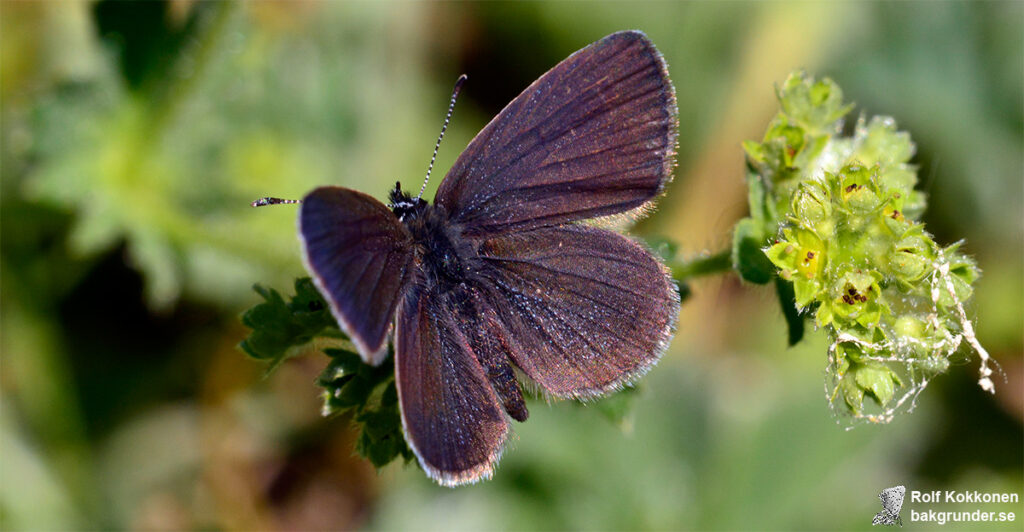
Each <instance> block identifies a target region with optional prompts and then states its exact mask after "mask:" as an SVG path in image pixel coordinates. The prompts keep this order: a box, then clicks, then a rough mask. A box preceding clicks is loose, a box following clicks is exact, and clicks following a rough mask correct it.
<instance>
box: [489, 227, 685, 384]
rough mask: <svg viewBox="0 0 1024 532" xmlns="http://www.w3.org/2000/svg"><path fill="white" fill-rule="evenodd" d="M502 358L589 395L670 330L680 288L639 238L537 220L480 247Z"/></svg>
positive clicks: (631, 369) (649, 353) (618, 378)
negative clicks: (504, 351)
mask: <svg viewBox="0 0 1024 532" xmlns="http://www.w3.org/2000/svg"><path fill="white" fill-rule="evenodd" d="M480 260H481V262H482V263H483V266H482V267H481V277H482V278H484V279H486V283H484V287H485V291H484V293H485V294H486V298H487V299H488V300H489V301H490V311H491V312H494V313H495V315H496V317H497V321H498V323H500V326H501V331H500V332H499V333H498V334H497V336H500V337H501V338H502V340H503V341H504V342H506V344H507V351H508V355H509V357H510V358H511V359H512V361H513V362H515V364H516V365H517V366H518V367H519V368H521V369H522V370H523V371H524V372H525V373H526V374H527V375H528V376H529V377H530V378H531V379H533V380H534V381H535V382H537V383H538V384H539V385H540V386H541V387H542V388H543V389H544V390H545V391H547V392H548V393H551V394H552V395H555V396H559V397H592V396H595V395H599V394H601V393H605V392H608V391H610V390H613V389H616V388H617V387H619V386H621V385H622V384H624V383H626V382H628V381H630V380H632V379H633V378H634V377H636V376H638V375H640V374H642V373H643V372H644V371H646V370H647V369H648V368H650V366H652V365H653V364H654V363H655V362H656V361H657V360H658V358H659V357H660V356H661V353H662V351H663V350H664V349H665V347H666V346H667V344H668V341H669V339H670V337H671V334H672V326H673V324H674V322H675V316H676V313H677V311H678V309H679V296H678V293H677V292H676V290H675V286H674V285H673V283H672V281H671V279H670V278H669V275H668V273H667V272H666V270H665V269H664V267H663V266H662V265H661V264H660V263H659V262H658V261H657V260H656V259H654V257H652V256H651V254H650V253H649V252H648V251H647V250H645V249H644V248H643V247H642V246H640V245H639V244H637V243H635V242H633V241H632V240H629V239H628V238H626V237H624V236H622V235H619V234H617V233H614V232H611V231H607V230H604V229H599V228H595V227H587V226H579V225H567V226H561V227H545V228H539V229H535V230H532V231H524V232H519V233H515V234H512V235H506V236H502V237H495V238H492V239H490V240H487V241H486V242H484V243H483V244H482V245H481V246H480Z"/></svg>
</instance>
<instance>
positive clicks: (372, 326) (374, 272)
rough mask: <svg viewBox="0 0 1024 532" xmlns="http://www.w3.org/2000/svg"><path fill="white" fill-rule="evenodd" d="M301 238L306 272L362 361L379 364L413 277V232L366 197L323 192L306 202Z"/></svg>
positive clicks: (338, 189) (339, 191)
mask: <svg viewBox="0 0 1024 532" xmlns="http://www.w3.org/2000/svg"><path fill="white" fill-rule="evenodd" d="M299 235H300V237H301V238H300V241H301V242H302V245H303V257H304V259H305V261H306V265H307V269H308V270H309V271H310V272H311V273H312V274H313V280H314V281H315V282H316V284H317V287H318V288H319V289H320V292H321V293H322V294H323V295H324V297H326V298H327V300H328V302H329V304H330V307H331V312H332V313H333V314H334V317H335V318H336V319H337V320H338V323H339V324H340V325H341V326H342V328H344V329H345V332H346V333H348V335H349V336H350V337H351V339H352V341H353V343H355V344H356V347H358V349H359V351H360V354H361V355H362V356H363V358H364V359H365V360H366V361H367V362H369V363H371V364H378V363H380V361H381V360H382V359H383V357H384V355H386V354H387V345H386V343H385V340H386V338H387V333H388V330H389V328H390V326H391V320H392V318H393V317H394V314H395V308H396V306H397V304H398V300H399V296H400V294H401V292H402V290H403V287H405V285H406V282H407V280H408V278H409V274H410V267H411V264H412V257H413V245H412V239H411V236H410V235H409V231H408V230H406V228H405V227H404V226H403V225H402V224H401V223H400V222H399V221H398V218H396V217H395V215H394V214H392V213H391V211H390V210H388V208H387V207H386V206H385V205H384V204H383V203H381V202H379V201H377V200H375V199H373V198H372V197H370V196H368V195H366V194H363V193H361V192H356V191H354V190H349V189H347V188H341V187H320V188H317V189H316V190H314V191H312V192H310V193H309V194H308V195H307V196H306V197H305V198H304V199H303V202H302V208H301V210H300V211H299Z"/></svg>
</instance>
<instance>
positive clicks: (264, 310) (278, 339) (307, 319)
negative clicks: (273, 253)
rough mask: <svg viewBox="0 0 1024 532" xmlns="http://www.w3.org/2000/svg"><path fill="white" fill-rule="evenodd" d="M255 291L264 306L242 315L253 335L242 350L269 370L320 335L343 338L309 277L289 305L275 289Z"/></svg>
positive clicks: (297, 286) (298, 285)
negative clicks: (294, 349) (267, 365)
mask: <svg viewBox="0 0 1024 532" xmlns="http://www.w3.org/2000/svg"><path fill="white" fill-rule="evenodd" d="M253 290H255V291H256V293H257V294H259V295H260V297H262V298H263V302H262V303H259V304H257V305H256V306H254V307H252V308H250V309H249V310H247V311H246V312H245V313H244V314H243V315H242V324H243V325H245V326H246V327H249V328H250V329H252V331H251V332H250V333H249V336H248V337H247V338H246V339H245V340H243V341H242V342H241V343H240V344H239V347H241V349H242V350H243V351H245V353H246V354H248V355H249V356H251V357H252V358H255V359H258V360H266V361H268V362H270V366H269V369H270V370H273V369H274V368H276V367H277V366H278V365H279V364H281V363H282V362H283V361H284V360H285V359H287V358H288V356H289V355H290V353H291V352H292V348H294V347H298V346H301V345H305V344H307V343H309V342H310V341H311V340H312V339H313V338H314V337H316V336H318V335H326V336H333V337H344V336H343V335H342V334H341V333H340V331H338V330H337V324H336V323H335V321H334V317H333V316H331V313H330V311H329V310H328V307H327V304H326V303H325V302H324V300H323V298H322V297H321V296H320V294H319V292H317V291H316V287H315V286H313V283H312V281H310V279H309V278H308V277H305V278H301V279H298V280H296V281H295V292H296V295H295V296H294V297H292V298H291V300H290V301H289V302H287V303H286V302H285V301H284V298H283V297H281V294H279V293H278V292H277V291H276V290H274V289H267V288H264V287H262V286H260V285H255V286H253Z"/></svg>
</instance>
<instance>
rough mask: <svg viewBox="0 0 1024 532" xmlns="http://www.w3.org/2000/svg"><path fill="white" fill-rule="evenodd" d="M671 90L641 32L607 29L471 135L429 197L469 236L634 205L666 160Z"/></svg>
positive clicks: (672, 128) (649, 190) (651, 189)
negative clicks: (467, 144)
mask: <svg viewBox="0 0 1024 532" xmlns="http://www.w3.org/2000/svg"><path fill="white" fill-rule="evenodd" d="M676 125H677V119H676V104H675V93H674V90H673V88H672V84H671V82H670V81H669V78H668V70H667V67H666V65H665V62H664V59H662V57H661V54H660V53H658V51H657V50H656V49H655V48H654V45H653V44H651V42H650V41H649V40H647V38H646V37H645V36H644V35H643V34H642V33H640V32H637V31H626V32H620V33H615V34H612V35H609V36H608V37H605V38H604V39H601V40H600V41H598V42H596V43H594V44H591V45H590V46H588V47H586V48H583V49H582V50H580V51H578V52H576V53H574V54H573V55H571V56H569V57H568V58H567V59H565V60H564V61H562V62H561V63H559V64H558V65H556V66H555V67H554V68H552V69H551V70H549V71H548V72H547V73H545V74H544V75H543V76H541V77H540V78H539V79H538V80H537V81H535V82H534V83H533V84H532V85H530V86H529V87H527V89H526V90H525V91H523V92H522V94H520V95H519V96H518V97H516V99H514V100H512V102H511V103H509V104H508V106H507V107H505V109H504V110H502V111H501V113H500V114H498V116H496V117H495V118H494V119H493V120H491V122H490V123H489V124H487V126H486V127H484V129H483V130H481V131H480V133H479V134H477V136H476V137H475V138H474V139H473V141H472V142H470V144H469V146H468V147H467V148H466V150H465V151H464V152H462V155H460V156H459V158H458V159H457V160H456V162H455V164H454V166H453V167H452V169H451V170H450V171H449V172H448V175H447V176H446V177H445V179H444V181H443V182H442V183H441V185H440V188H439V189H438V192H437V198H436V201H437V203H438V205H441V206H442V207H444V208H445V209H446V210H447V211H448V212H449V213H450V216H451V218H452V221H453V222H456V223H459V224H462V225H463V226H464V228H465V229H464V231H465V232H466V234H468V235H493V234H501V233H505V232H509V231H515V230H525V229H529V228H533V227H539V226H545V225H556V224H563V223H566V222H571V221H575V220H582V219H586V218H593V217H597V216H605V215H610V214H616V213H621V212H625V211H629V210H632V209H636V208H638V207H640V206H642V205H643V204H644V203H646V202H647V201H649V200H650V199H651V198H653V197H654V196H656V195H657V194H658V193H659V192H660V191H661V190H662V188H663V186H664V184H665V182H666V181H667V179H668V177H669V175H670V174H671V172H672V167H673V165H674V162H673V156H674V152H675V145H676Z"/></svg>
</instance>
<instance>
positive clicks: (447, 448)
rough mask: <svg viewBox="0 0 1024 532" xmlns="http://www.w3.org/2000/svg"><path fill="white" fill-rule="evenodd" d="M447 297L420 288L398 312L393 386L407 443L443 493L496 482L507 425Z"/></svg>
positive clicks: (409, 294)
mask: <svg viewBox="0 0 1024 532" xmlns="http://www.w3.org/2000/svg"><path fill="white" fill-rule="evenodd" d="M447 297H448V296H446V295H444V294H438V293H431V292H429V291H425V290H422V289H421V288H420V287H419V286H417V287H415V288H413V289H412V290H410V292H409V293H408V295H407V296H405V298H404V301H403V303H402V305H401V306H400V307H399V311H398V318H397V324H398V328H397V332H396V334H395V350H396V356H395V381H396V382H397V386H398V397H399V402H400V404H401V411H402V425H403V427H404V428H405V435H406V439H407V440H408V441H409V444H410V445H411V446H412V449H413V451H414V452H415V453H416V456H417V457H418V458H419V461H420V465H422V466H423V469H424V470H425V471H426V472H427V474H429V475H430V476H431V477H432V478H434V479H435V480H437V481H438V482H440V483H441V484H445V485H449V486H451V485H456V484H464V483H467V482H473V481H475V480H478V479H480V478H482V477H487V476H490V474H491V472H492V470H493V466H494V462H495V461H496V460H497V458H498V455H499V453H500V452H501V448H502V445H503V444H504V441H505V438H506V436H507V434H508V429H509V424H508V421H507V419H506V418H505V413H504V411H503V410H502V407H501V404H500V402H499V399H498V397H497V395H496V394H495V392H494V390H493V389H492V388H491V385H490V384H489V382H488V379H487V375H486V374H485V373H484V369H483V368H482V367H481V365H480V363H479V362H478V361H477V360H476V358H475V357H474V355H473V352H472V349H471V347H470V345H469V343H468V341H467V338H466V336H465V335H464V334H463V333H462V331H460V329H459V326H458V325H457V324H456V322H455V319H454V316H455V315H456V313H455V310H454V309H453V308H452V305H451V304H450V302H448V301H447Z"/></svg>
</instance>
